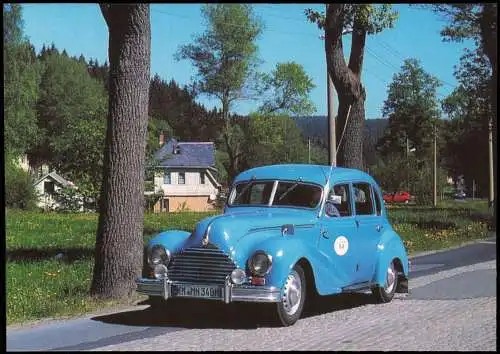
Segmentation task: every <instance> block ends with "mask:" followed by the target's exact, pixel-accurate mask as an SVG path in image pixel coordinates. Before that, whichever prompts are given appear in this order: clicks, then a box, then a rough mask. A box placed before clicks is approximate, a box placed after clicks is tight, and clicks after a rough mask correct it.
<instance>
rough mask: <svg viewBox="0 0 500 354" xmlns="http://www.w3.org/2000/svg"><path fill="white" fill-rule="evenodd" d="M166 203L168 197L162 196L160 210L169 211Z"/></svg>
mask: <svg viewBox="0 0 500 354" xmlns="http://www.w3.org/2000/svg"><path fill="white" fill-rule="evenodd" d="M168 204H169V203H168V198H163V200H162V206H161V209H162V211H169V210H168V207H169V205H168Z"/></svg>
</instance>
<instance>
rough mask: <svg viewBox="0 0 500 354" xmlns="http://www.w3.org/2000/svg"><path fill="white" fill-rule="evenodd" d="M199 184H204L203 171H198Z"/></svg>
mask: <svg viewBox="0 0 500 354" xmlns="http://www.w3.org/2000/svg"><path fill="white" fill-rule="evenodd" d="M200 184H205V172H200Z"/></svg>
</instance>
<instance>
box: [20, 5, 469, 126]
mask: <svg viewBox="0 0 500 354" xmlns="http://www.w3.org/2000/svg"><path fill="white" fill-rule="evenodd" d="M200 7H201V4H153V5H151V32H152V34H151V76H153V75H154V74H155V73H157V74H159V75H160V77H161V78H162V79H165V80H170V79H174V80H175V81H176V82H178V83H179V84H181V85H185V84H188V83H190V82H191V80H192V77H194V75H195V70H194V68H193V67H192V65H191V64H190V62H189V61H187V60H182V61H179V62H178V61H176V60H175V59H174V53H175V52H176V51H177V49H178V48H179V46H180V45H182V44H186V43H189V42H190V41H191V40H192V38H193V35H195V34H199V33H202V32H203V31H204V29H205V27H204V25H203V21H202V18H201V12H200ZM308 7H311V8H313V9H316V10H323V9H324V5H322V4H255V5H254V9H255V12H256V14H257V15H258V16H260V18H261V19H262V20H263V22H264V25H265V28H264V31H263V33H262V35H261V37H260V38H259V39H258V41H257V44H258V47H259V57H260V59H261V60H262V61H263V63H262V64H261V66H260V69H259V70H260V71H262V72H270V71H271V70H272V69H273V68H274V67H275V66H276V64H277V63H280V62H287V61H295V62H297V63H299V64H301V65H302V66H303V67H304V69H305V71H306V72H307V74H308V75H309V76H310V77H311V78H312V79H313V82H314V84H315V85H316V88H315V89H314V90H313V91H312V93H311V99H312V101H313V103H314V104H315V106H316V109H317V111H316V113H315V115H326V112H327V101H326V62H325V52H324V43H323V41H322V40H320V39H319V36H320V35H321V32H320V30H319V29H318V28H317V26H316V25H314V24H311V23H309V22H307V21H306V18H305V16H304V9H306V8H308ZM394 7H395V9H397V10H398V11H399V19H398V20H397V22H396V25H395V27H394V28H393V29H387V30H385V31H384V32H382V33H380V34H377V35H374V36H369V37H368V39H367V42H366V45H367V46H366V52H365V61H364V66H363V74H362V81H363V83H364V85H365V87H366V92H367V98H366V105H365V109H366V118H367V119H372V118H380V117H381V109H382V106H383V103H384V100H385V99H386V97H387V87H388V84H389V83H390V82H391V80H392V76H393V75H394V74H395V73H396V72H398V71H399V70H400V67H401V65H402V63H403V60H404V59H405V58H410V57H411V58H417V59H419V60H420V61H421V64H422V66H423V68H424V70H426V71H427V72H429V73H431V74H433V75H435V76H436V77H437V78H438V79H440V80H441V81H442V82H443V85H442V86H441V87H440V88H439V90H438V98H440V99H442V98H444V97H445V96H446V95H447V94H449V93H450V92H451V91H452V90H453V87H454V86H456V85H457V82H456V80H455V78H454V76H453V71H454V68H453V67H454V65H456V64H458V63H459V58H460V56H461V55H462V53H463V49H464V48H466V47H469V48H472V47H473V44H472V42H464V43H448V42H443V41H442V39H441V36H440V35H439V32H440V30H441V28H442V27H443V26H444V24H445V22H443V20H441V19H440V18H439V17H438V16H437V15H435V14H434V13H432V12H431V11H428V10H422V9H419V8H415V7H410V6H409V5H408V4H399V5H395V6H394ZM23 19H24V33H25V35H26V36H27V37H28V39H29V40H30V41H31V43H33V45H34V46H35V48H36V50H37V51H39V50H40V49H41V48H42V45H43V44H45V45H50V44H51V43H52V42H53V43H54V44H55V45H56V47H57V48H58V49H59V50H62V49H66V51H67V52H68V54H69V55H71V56H79V55H80V54H83V55H84V56H85V58H87V60H89V59H90V58H94V59H97V60H98V61H99V62H100V63H103V62H104V61H105V60H107V48H108V30H107V27H106V24H105V22H104V19H103V17H102V14H101V12H100V10H99V7H98V5H96V4H84V3H81V4H23ZM344 48H345V52H346V55H348V53H349V50H350V37H349V36H345V37H344ZM197 100H198V101H199V102H200V103H202V104H204V105H205V107H207V108H208V109H211V108H212V107H213V106H217V107H219V104H218V102H217V101H216V100H210V99H208V98H206V97H203V96H201V97H199V98H198V99H197ZM258 105H259V102H258V101H240V102H237V103H236V104H235V106H234V109H233V112H235V113H238V114H242V115H246V114H248V113H249V112H250V111H253V110H256V108H257V107H258ZM336 108H337V103H335V111H336Z"/></svg>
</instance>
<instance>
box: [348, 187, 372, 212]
mask: <svg viewBox="0 0 500 354" xmlns="http://www.w3.org/2000/svg"><path fill="white" fill-rule="evenodd" d="M353 187H354V200H355V203H354V205H355V208H356V215H372V214H373V200H372V194H371V187H370V185H369V184H368V183H354V184H353Z"/></svg>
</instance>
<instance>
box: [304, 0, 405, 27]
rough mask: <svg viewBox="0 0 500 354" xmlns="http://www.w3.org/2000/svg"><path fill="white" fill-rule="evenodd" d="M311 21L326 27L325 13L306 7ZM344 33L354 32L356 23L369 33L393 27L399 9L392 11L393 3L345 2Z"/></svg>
mask: <svg viewBox="0 0 500 354" xmlns="http://www.w3.org/2000/svg"><path fill="white" fill-rule="evenodd" d="M305 14H306V16H307V18H308V20H309V21H311V22H313V23H316V24H317V25H318V27H319V28H320V29H324V28H325V13H324V12H318V11H313V10H311V9H306V10H305ZM342 15H343V18H344V22H343V29H344V33H349V32H352V30H353V28H354V25H355V23H356V26H359V27H358V28H362V29H363V30H365V31H366V33H368V34H377V33H379V32H382V31H383V30H384V29H385V28H392V27H393V26H394V23H395V22H396V20H397V19H398V17H399V14H398V12H397V11H392V5H391V4H378V5H373V4H344V5H343V11H342Z"/></svg>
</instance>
